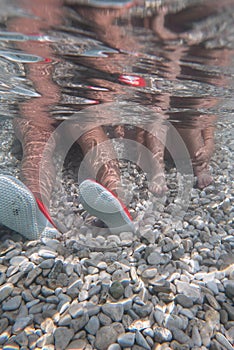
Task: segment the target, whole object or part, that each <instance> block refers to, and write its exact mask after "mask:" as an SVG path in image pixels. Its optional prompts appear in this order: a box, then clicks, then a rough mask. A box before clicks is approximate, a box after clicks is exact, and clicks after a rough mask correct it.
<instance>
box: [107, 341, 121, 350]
mask: <svg viewBox="0 0 234 350" xmlns="http://www.w3.org/2000/svg"><path fill="white" fill-rule="evenodd" d="M107 350H121V346H120V345H119V344H117V343H115V344H111V345H110V346H108V349H107Z"/></svg>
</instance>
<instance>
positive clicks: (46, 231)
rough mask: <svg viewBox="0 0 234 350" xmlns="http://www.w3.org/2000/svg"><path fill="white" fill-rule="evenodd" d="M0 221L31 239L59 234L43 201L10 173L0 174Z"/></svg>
mask: <svg viewBox="0 0 234 350" xmlns="http://www.w3.org/2000/svg"><path fill="white" fill-rule="evenodd" d="M0 223H1V224H3V225H4V226H7V227H8V228H10V229H11V230H14V231H16V232H18V233H20V234H21V235H22V236H24V237H26V238H27V239H29V240H37V239H39V238H41V237H56V236H57V235H58V234H59V232H58V230H57V229H56V228H55V226H54V225H53V222H52V219H51V218H50V216H49V214H48V212H47V210H46V208H45V206H44V205H43V203H42V202H41V201H40V200H39V199H36V198H35V197H34V196H33V194H32V192H31V191H30V190H29V189H28V188H27V187H26V186H25V185H24V184H23V183H22V182H21V181H20V180H18V179H16V178H15V177H13V176H10V175H0Z"/></svg>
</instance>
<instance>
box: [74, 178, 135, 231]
mask: <svg viewBox="0 0 234 350" xmlns="http://www.w3.org/2000/svg"><path fill="white" fill-rule="evenodd" d="M79 191H80V200H81V203H82V205H83V207H84V209H85V210H86V211H87V212H88V213H89V214H91V215H93V216H95V217H97V218H98V219H100V220H101V221H103V222H104V223H105V224H106V225H107V226H108V228H109V229H110V231H111V232H112V233H113V234H118V233H121V232H129V231H131V232H135V227H134V224H133V222H132V218H131V215H130V213H129V212H128V210H127V208H126V207H125V206H124V205H123V204H122V203H121V202H120V200H119V199H118V198H117V197H116V196H115V195H114V194H113V193H112V192H110V191H109V190H108V189H107V188H105V187H104V186H102V185H101V184H99V183H98V182H96V181H94V180H91V179H87V180H84V181H83V182H82V183H81V184H80V185H79Z"/></svg>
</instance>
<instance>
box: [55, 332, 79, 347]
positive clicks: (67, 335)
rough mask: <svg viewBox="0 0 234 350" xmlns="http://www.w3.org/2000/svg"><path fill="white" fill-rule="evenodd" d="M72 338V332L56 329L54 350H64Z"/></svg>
mask: <svg viewBox="0 0 234 350" xmlns="http://www.w3.org/2000/svg"><path fill="white" fill-rule="evenodd" d="M73 336H74V330H73V329H69V328H67V327H58V328H57V329H56V330H55V332H54V339H55V349H58V350H66V349H67V345H68V344H69V343H70V341H71V340H72V338H73Z"/></svg>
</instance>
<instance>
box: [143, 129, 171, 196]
mask: <svg viewBox="0 0 234 350" xmlns="http://www.w3.org/2000/svg"><path fill="white" fill-rule="evenodd" d="M147 129H149V130H151V132H148V131H145V130H144V129H141V128H137V135H136V140H137V142H138V143H139V145H144V146H145V147H147V148H148V150H149V151H150V153H151V155H150V159H141V152H140V154H139V164H142V166H144V162H149V164H150V167H151V171H152V177H151V179H150V180H151V181H150V184H149V190H150V191H151V192H152V193H154V194H156V195H162V194H163V193H164V192H165V191H166V190H167V186H166V182H165V170H164V149H165V140H166V133H167V128H166V126H163V125H161V124H159V123H154V124H152V125H150V128H149V127H147Z"/></svg>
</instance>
